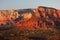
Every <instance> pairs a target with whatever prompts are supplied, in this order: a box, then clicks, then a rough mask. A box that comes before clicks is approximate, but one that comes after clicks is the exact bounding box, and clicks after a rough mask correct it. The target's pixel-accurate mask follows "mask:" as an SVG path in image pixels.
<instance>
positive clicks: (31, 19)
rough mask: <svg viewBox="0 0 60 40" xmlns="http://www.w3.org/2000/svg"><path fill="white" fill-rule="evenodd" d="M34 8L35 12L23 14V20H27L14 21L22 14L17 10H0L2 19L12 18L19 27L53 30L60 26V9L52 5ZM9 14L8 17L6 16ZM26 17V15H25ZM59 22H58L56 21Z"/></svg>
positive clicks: (0, 18)
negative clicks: (51, 6)
mask: <svg viewBox="0 0 60 40" xmlns="http://www.w3.org/2000/svg"><path fill="white" fill-rule="evenodd" d="M31 10H33V12H34V14H30V15H31V16H30V15H29V14H26V15H25V14H23V13H22V14H23V15H22V16H23V18H22V19H23V20H27V21H21V20H20V19H19V21H17V23H16V22H15V21H14V20H15V19H17V18H19V16H21V15H20V14H19V12H18V11H17V10H10V11H0V14H1V13H3V14H5V15H2V14H1V15H0V20H10V21H11V22H12V23H13V24H15V25H16V26H17V27H16V28H17V29H19V30H20V29H27V30H41V29H43V30H53V29H55V27H57V26H60V25H59V23H60V10H57V9H55V8H50V7H42V6H40V7H38V8H36V9H31ZM6 15H7V17H6ZM24 15H25V16H26V17H25V16H24ZM56 22H57V23H56ZM0 24H6V22H0Z"/></svg>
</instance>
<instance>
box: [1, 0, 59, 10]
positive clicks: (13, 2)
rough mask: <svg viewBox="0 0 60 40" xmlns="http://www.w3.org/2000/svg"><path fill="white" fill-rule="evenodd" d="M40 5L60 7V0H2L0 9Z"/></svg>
mask: <svg viewBox="0 0 60 40" xmlns="http://www.w3.org/2000/svg"><path fill="white" fill-rule="evenodd" d="M38 6H46V7H53V8H56V9H60V0H0V10H10V9H25V8H37V7H38Z"/></svg>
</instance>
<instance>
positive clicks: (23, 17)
mask: <svg viewBox="0 0 60 40" xmlns="http://www.w3.org/2000/svg"><path fill="white" fill-rule="evenodd" d="M17 12H18V14H19V17H18V18H16V19H15V20H14V21H15V22H18V21H20V22H21V21H27V20H29V19H31V17H32V15H33V14H34V12H33V10H32V9H22V10H17Z"/></svg>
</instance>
